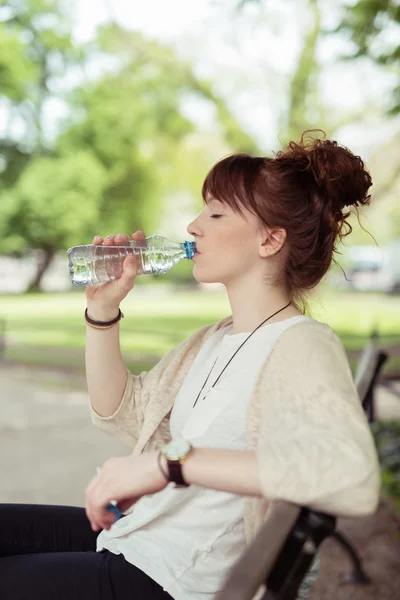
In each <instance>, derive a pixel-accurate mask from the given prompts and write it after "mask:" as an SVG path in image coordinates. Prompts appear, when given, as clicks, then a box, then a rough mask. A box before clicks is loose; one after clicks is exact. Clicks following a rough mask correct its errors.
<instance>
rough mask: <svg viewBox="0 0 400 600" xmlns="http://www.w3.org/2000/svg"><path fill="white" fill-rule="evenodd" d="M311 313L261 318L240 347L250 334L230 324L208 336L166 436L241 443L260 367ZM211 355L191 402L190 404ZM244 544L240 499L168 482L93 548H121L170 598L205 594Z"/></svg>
mask: <svg viewBox="0 0 400 600" xmlns="http://www.w3.org/2000/svg"><path fill="white" fill-rule="evenodd" d="M303 320H310V321H312V318H311V317H306V316H304V315H299V316H296V317H292V318H289V319H286V320H284V321H280V322H278V323H270V324H268V323H266V324H265V325H264V326H262V327H261V328H260V329H258V330H257V331H256V332H255V333H254V334H253V335H252V336H251V338H250V339H249V340H248V341H247V342H246V344H244V346H243V347H242V348H241V349H240V350H239V352H238V354H237V355H236V356H235V357H234V358H233V360H232V362H231V363H230V364H229V366H228V367H227V368H226V370H225V371H224V373H223V375H222V376H221V378H220V380H219V381H218V383H217V384H216V386H215V387H214V388H212V385H213V383H214V382H215V381H216V379H217V378H218V376H219V374H220V373H221V371H222V370H223V368H224V366H225V365H226V364H227V362H228V361H229V359H230V358H231V357H232V355H233V354H234V353H235V351H236V350H237V349H238V348H239V346H240V345H241V344H242V343H243V342H244V340H245V339H246V338H247V337H248V336H249V334H250V332H246V333H238V334H233V335H232V334H231V330H232V325H229V326H227V327H223V328H221V329H220V330H218V331H217V332H215V334H214V335H213V336H211V337H210V338H209V339H208V340H207V341H206V342H205V344H204V346H203V347H202V348H201V350H200V352H199V353H198V355H197V356H196V358H195V360H194V362H193V364H192V366H191V368H190V370H189V372H188V374H187V376H186V378H185V380H184V382H183V384H182V386H181V389H180V390H179V393H178V394H177V397H176V400H175V403H174V407H173V410H172V413H171V420H170V429H171V436H172V438H184V439H186V440H189V441H190V442H191V443H192V444H193V446H194V447H203V448H206V447H207V448H231V449H233V450H245V449H246V411H247V405H248V402H249V399H250V396H251V393H252V389H253V386H254V384H255V382H256V379H257V377H258V374H259V371H260V368H261V366H262V364H263V362H264V361H265V359H266V357H267V355H268V353H269V352H270V350H271V347H272V345H273V344H274V342H275V341H276V339H277V338H278V337H279V335H280V334H281V333H282V332H283V331H285V330H286V329H288V328H289V327H291V326H292V325H294V324H296V323H298V322H299V321H303ZM216 359H217V361H216V363H215V365H214V368H213V370H212V372H211V375H210V377H209V379H208V381H207V384H206V386H205V387H204V389H203V392H202V393H201V395H200V397H199V399H198V401H197V404H196V406H195V407H193V404H194V402H195V400H196V398H197V395H198V393H199V391H200V389H201V387H202V385H203V383H204V381H205V380H206V378H207V375H208V373H209V372H210V369H211V367H212V365H213V364H214V362H215V360H216ZM245 547H246V540H245V534H244V522H243V497H242V496H239V495H236V494H231V493H228V492H221V491H218V490H212V489H207V488H204V487H199V486H196V485H191V486H190V487H188V488H178V489H176V488H175V487H174V484H173V483H170V484H168V485H167V487H166V488H164V489H163V490H162V491H161V492H158V493H157V494H153V495H148V496H144V497H143V498H141V499H140V500H139V501H138V502H137V503H136V504H135V507H134V509H133V511H132V512H130V513H129V514H127V515H126V516H124V517H122V518H121V519H120V520H119V521H117V522H116V523H115V524H114V525H113V526H112V528H111V529H110V530H109V531H106V530H103V531H102V532H101V533H100V534H99V536H98V538H97V550H98V551H100V550H102V549H103V548H106V549H108V550H109V551H110V552H113V553H114V554H123V555H124V557H125V559H126V560H127V561H129V562H130V563H132V564H133V565H136V566H137V567H138V568H139V569H141V570H142V571H144V572H145V573H146V574H147V575H149V576H150V577H151V578H152V579H153V580H154V581H156V582H157V583H158V584H159V585H161V586H162V587H163V588H164V590H165V591H167V592H168V593H169V594H170V595H171V596H172V597H173V598H174V599H175V600H205V599H206V598H207V599H208V600H210V598H211V597H213V595H214V594H215V593H216V592H217V591H218V590H219V589H221V587H222V586H223V582H224V578H225V575H226V572H227V571H228V570H229V568H230V567H231V566H232V564H233V563H234V562H235V561H236V560H237V558H238V557H239V555H240V554H241V553H242V552H243V550H244V549H245Z"/></svg>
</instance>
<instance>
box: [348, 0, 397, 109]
mask: <svg viewBox="0 0 400 600" xmlns="http://www.w3.org/2000/svg"><path fill="white" fill-rule="evenodd" d="M399 30H400V4H399V2H398V0H358V2H356V3H355V4H354V5H353V6H350V7H347V8H346V11H345V15H344V17H343V20H342V22H341V24H340V26H339V27H338V28H337V31H342V32H343V31H345V32H348V33H349V34H350V35H351V39H352V41H353V42H354V45H355V51H354V52H353V53H352V54H351V55H349V56H348V58H350V59H354V58H358V57H360V56H369V57H370V58H371V59H372V60H374V61H375V62H376V63H377V64H381V65H384V66H388V67H391V68H392V69H394V72H396V73H397V74H398V75H399V84H398V85H397V86H396V88H395V89H394V92H393V98H392V105H391V106H390V108H389V113H390V114H393V115H394V114H398V113H399V112H400V74H399V66H400V35H399ZM396 33H397V35H396Z"/></svg>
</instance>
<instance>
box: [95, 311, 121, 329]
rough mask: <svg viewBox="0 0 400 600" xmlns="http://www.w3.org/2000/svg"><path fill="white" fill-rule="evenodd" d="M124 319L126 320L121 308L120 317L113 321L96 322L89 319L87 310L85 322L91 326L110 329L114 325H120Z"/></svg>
mask: <svg viewBox="0 0 400 600" xmlns="http://www.w3.org/2000/svg"><path fill="white" fill-rule="evenodd" d="M123 318H124V313H123V312H122V311H121V309H120V308H119V309H118V315H117V316H116V317H115V319H111V321H96V319H92V318H91V317H89V315H88V311H87V308H86V309H85V321H86V323H88V324H89V325H97V326H100V327H108V326H110V325H114V324H115V323H118V321H120V320H121V319H123Z"/></svg>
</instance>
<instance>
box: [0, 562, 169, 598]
mask: <svg viewBox="0 0 400 600" xmlns="http://www.w3.org/2000/svg"><path fill="white" fill-rule="evenodd" d="M0 598H1V599H2V600H172V598H171V596H170V595H169V594H168V593H167V592H164V591H163V589H162V587H161V586H159V585H158V584H157V583H156V582H155V581H153V580H152V579H151V578H150V577H148V576H147V575H146V574H145V573H143V571H141V570H140V569H138V568H137V567H135V566H134V565H131V564H130V563H128V562H127V561H126V560H125V558H124V557H123V556H122V554H119V555H115V554H112V553H111V552H108V551H102V552H91V551H89V552H60V553H54V552H51V553H42V554H28V555H20V556H10V557H7V558H0Z"/></svg>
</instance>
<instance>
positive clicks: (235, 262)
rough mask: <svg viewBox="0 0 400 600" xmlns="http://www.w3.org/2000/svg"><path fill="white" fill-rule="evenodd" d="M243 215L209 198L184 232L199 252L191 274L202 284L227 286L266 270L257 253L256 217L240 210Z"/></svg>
mask: <svg viewBox="0 0 400 600" xmlns="http://www.w3.org/2000/svg"><path fill="white" fill-rule="evenodd" d="M243 213H244V216H241V215H240V214H238V213H236V212H234V211H233V209H231V208H230V207H229V206H227V205H226V204H223V203H222V202H219V201H218V200H215V199H212V198H211V199H210V200H208V202H207V204H205V205H204V209H203V211H202V212H201V213H200V215H199V216H198V217H197V218H196V219H195V220H194V221H192V222H191V223H190V224H189V225H188V227H187V231H188V233H189V234H190V235H192V236H194V237H195V240H196V246H197V249H198V251H199V252H200V254H199V255H197V256H196V257H195V258H194V259H193V265H194V267H193V276H194V277H195V279H196V280H197V281H199V282H202V283H223V284H225V285H228V284H229V283H232V282H233V281H234V280H238V279H240V278H242V277H245V278H246V279H247V278H248V276H249V275H251V273H252V272H254V273H258V272H261V270H262V269H265V265H264V264H262V263H263V261H262V256H261V255H260V244H261V243H262V239H263V238H262V233H261V231H260V226H259V223H260V222H259V219H258V217H256V216H255V215H253V214H252V213H251V212H250V211H248V210H246V209H243Z"/></svg>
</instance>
